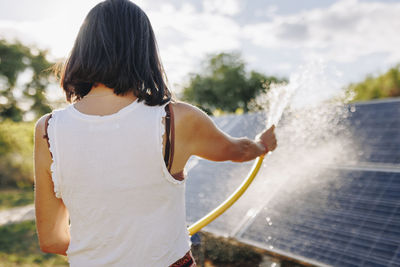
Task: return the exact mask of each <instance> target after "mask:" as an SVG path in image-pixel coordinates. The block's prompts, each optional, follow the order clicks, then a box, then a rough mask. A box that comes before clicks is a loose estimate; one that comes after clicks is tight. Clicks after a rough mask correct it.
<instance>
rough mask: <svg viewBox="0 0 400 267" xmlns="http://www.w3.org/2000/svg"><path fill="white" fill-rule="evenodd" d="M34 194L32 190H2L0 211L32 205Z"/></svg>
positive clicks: (0, 193) (0, 191)
mask: <svg viewBox="0 0 400 267" xmlns="http://www.w3.org/2000/svg"><path fill="white" fill-rule="evenodd" d="M33 200H34V194H33V190H32V189H2V190H0V210H4V209H9V208H14V207H19V206H25V205H28V204H32V203H33Z"/></svg>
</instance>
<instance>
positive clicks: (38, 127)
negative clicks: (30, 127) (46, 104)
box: [35, 113, 50, 137]
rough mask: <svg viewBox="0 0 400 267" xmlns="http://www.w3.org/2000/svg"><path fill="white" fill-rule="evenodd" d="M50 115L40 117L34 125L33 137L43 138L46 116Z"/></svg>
mask: <svg viewBox="0 0 400 267" xmlns="http://www.w3.org/2000/svg"><path fill="white" fill-rule="evenodd" d="M49 115H50V113H47V114H45V115H43V116H42V117H40V118H39V119H38V120H37V121H36V123H35V135H36V136H38V137H40V136H43V135H44V134H45V132H46V129H45V127H46V120H47V118H48V116H49Z"/></svg>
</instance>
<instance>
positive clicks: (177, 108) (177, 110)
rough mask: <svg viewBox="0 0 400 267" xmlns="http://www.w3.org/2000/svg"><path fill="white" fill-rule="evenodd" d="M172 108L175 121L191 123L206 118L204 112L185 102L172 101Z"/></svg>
mask: <svg viewBox="0 0 400 267" xmlns="http://www.w3.org/2000/svg"><path fill="white" fill-rule="evenodd" d="M172 107H173V110H174V114H175V116H176V119H177V120H179V119H184V120H191V121H193V120H197V119H201V118H204V117H208V115H207V114H206V113H205V112H204V111H202V110H201V109H199V108H198V107H196V106H194V105H192V104H189V103H187V102H183V101H174V102H173V104H172ZM187 122H189V121H187Z"/></svg>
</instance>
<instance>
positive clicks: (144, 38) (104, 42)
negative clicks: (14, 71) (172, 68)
mask: <svg viewBox="0 0 400 267" xmlns="http://www.w3.org/2000/svg"><path fill="white" fill-rule="evenodd" d="M60 76H61V81H60V82H61V86H62V87H63V89H64V91H65V94H66V99H67V101H68V102H70V103H71V102H75V101H76V100H79V99H81V98H82V97H83V96H85V95H86V94H88V93H89V91H90V90H91V88H92V86H93V85H95V84H96V83H102V84H104V85H106V86H107V87H109V88H113V89H114V93H115V94H117V95H125V94H126V93H128V92H132V91H133V93H134V94H135V96H137V97H138V101H142V100H144V101H145V103H146V104H147V105H150V106H155V105H162V104H164V103H166V102H168V101H169V100H170V99H171V92H170V91H169V89H168V87H167V77H166V75H165V72H164V68H163V66H162V63H161V60H160V58H159V53H158V47H157V42H156V39H155V36H154V32H153V29H152V27H151V24H150V21H149V19H148V17H147V15H146V14H145V13H144V11H143V10H142V9H140V7H138V6H137V5H135V4H134V3H132V2H130V1H128V0H107V1H104V2H101V3H99V4H97V5H96V6H95V7H94V8H92V9H91V10H90V12H89V13H88V15H87V16H86V18H85V20H84V22H83V24H82V26H81V28H80V30H79V33H78V36H77V38H76V40H75V44H74V47H73V48H72V51H71V53H70V56H69V58H68V59H67V60H66V62H65V64H64V65H63V67H62V70H61V73H60Z"/></svg>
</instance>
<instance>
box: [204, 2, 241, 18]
mask: <svg viewBox="0 0 400 267" xmlns="http://www.w3.org/2000/svg"><path fill="white" fill-rule="evenodd" d="M203 9H204V10H205V12H206V13H217V14H222V15H228V16H233V15H237V14H239V12H240V2H239V1H238V0H218V1H215V0H203Z"/></svg>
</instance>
